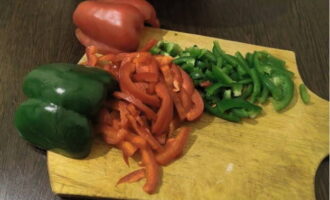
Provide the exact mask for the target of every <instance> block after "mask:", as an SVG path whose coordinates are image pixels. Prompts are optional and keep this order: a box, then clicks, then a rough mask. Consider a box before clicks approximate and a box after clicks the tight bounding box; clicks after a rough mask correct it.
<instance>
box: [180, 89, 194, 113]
mask: <svg viewBox="0 0 330 200" xmlns="http://www.w3.org/2000/svg"><path fill="white" fill-rule="evenodd" d="M179 95H180V99H181V102H182V106H183V107H184V109H185V110H186V112H188V111H189V110H190V109H191V108H192V106H193V102H192V96H191V95H189V94H188V92H187V91H186V90H185V89H184V88H182V89H181V91H180V92H179ZM187 114H188V113H187Z"/></svg>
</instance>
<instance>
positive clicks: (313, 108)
mask: <svg viewBox="0 0 330 200" xmlns="http://www.w3.org/2000/svg"><path fill="white" fill-rule="evenodd" d="M151 38H155V39H164V40H168V41H171V42H176V43H178V44H180V45H181V46H182V47H188V46H192V45H194V44H196V45H198V46H199V47H203V48H208V49H210V48H211V47H212V42H213V41H214V40H218V41H219V42H220V45H221V47H222V48H223V49H224V50H225V51H226V52H227V53H230V54H234V53H235V52H236V51H240V52H242V53H243V54H245V53H246V52H253V51H254V50H266V51H268V52H269V53H271V54H273V55H274V56H277V57H279V58H281V59H283V60H285V61H286V63H287V65H288V68H289V69H290V70H291V71H293V72H294V73H295V80H294V81H295V83H296V86H298V85H299V84H300V83H302V80H301V77H300V75H299V72H298V69H297V64H296V59H295V54H294V52H292V51H287V50H280V49H273V48H268V47H262V46H256V45H251V44H245V43H240V42H233V41H228V40H222V39H217V38H211V37H205V36H200V35H193V34H187V33H181V32H176V31H167V30H160V29H152V28H146V29H145V31H144V33H143V37H142V42H141V43H142V44H143V43H145V42H146V41H147V40H149V39H151ZM295 93H296V94H295V98H294V101H293V103H292V106H290V108H289V109H288V110H286V111H284V112H282V113H277V112H275V111H274V110H273V108H272V105H271V104H268V105H266V106H264V110H263V114H262V115H261V116H259V117H258V118H257V119H255V120H245V121H244V122H242V123H239V124H236V123H231V122H227V121H224V120H222V119H219V118H215V117H212V116H210V115H208V114H204V115H203V116H202V118H201V119H200V120H199V121H197V122H193V123H189V126H191V127H192V128H193V129H192V130H193V131H192V134H191V137H190V138H189V144H188V145H187V147H186V148H185V153H184V156H183V157H182V158H181V159H179V160H177V161H175V162H174V163H172V164H171V165H169V166H167V167H164V168H163V172H162V181H161V184H160V187H159V191H158V192H157V193H156V194H154V195H148V194H146V193H144V192H143V190H142V186H143V184H144V180H142V181H140V182H138V183H132V184H122V185H119V186H118V187H116V186H115V185H116V182H117V181H118V179H119V178H121V177H122V176H124V175H126V174H128V173H129V172H132V171H133V170H135V169H138V168H139V167H138V166H137V163H136V162H135V161H134V160H130V163H131V166H130V167H128V166H126V164H125V163H124V161H123V159H122V154H121V153H120V152H119V151H118V150H117V149H115V148H112V147H111V146H109V145H106V144H104V143H103V142H102V141H101V140H99V139H96V140H95V141H94V145H93V148H92V152H91V154H90V155H89V156H88V157H87V158H86V159H83V160H74V159H70V158H66V157H63V156H61V155H58V154H55V153H52V152H48V170H49V177H50V183H51V187H52V190H53V192H54V193H56V194H64V195H82V196H91V197H109V198H125V199H126V198H127V199H155V200H176V199H178V200H179V199H180V200H181V199H187V200H195V199H196V200H200V199H203V200H204V199H230V200H237V199H242V200H250V199H251V200H256V199H267V200H268V199H272V200H276V199H278V200H283V199H290V200H295V199H297V200H298V199H299V200H301V199H308V200H310V199H315V196H314V176H315V172H316V168H317V166H318V165H319V163H320V161H321V160H322V159H323V158H324V157H325V156H326V155H327V154H328V153H329V145H328V142H329V126H328V122H329V116H328V110H329V102H328V101H325V100H323V99H321V98H319V97H318V96H316V95H315V94H313V93H312V92H310V94H311V102H312V103H311V104H310V105H304V104H303V103H302V101H301V99H300V98H299V96H298V93H297V88H296V92H295Z"/></svg>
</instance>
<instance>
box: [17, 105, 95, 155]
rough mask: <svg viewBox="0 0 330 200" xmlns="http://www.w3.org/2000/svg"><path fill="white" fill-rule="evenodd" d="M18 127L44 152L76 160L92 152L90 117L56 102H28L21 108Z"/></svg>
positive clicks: (18, 110) (29, 140)
mask: <svg viewBox="0 0 330 200" xmlns="http://www.w3.org/2000/svg"><path fill="white" fill-rule="evenodd" d="M15 125H16V127H17V129H18V130H19V133H20V135H21V136H22V137H23V138H24V139H25V140H27V141H28V142H30V143H32V144H33V145H35V146H37V147H39V148H41V149H45V150H51V151H54V152H56V153H60V154H62V155H65V156H68V157H73V158H83V157H85V156H87V155H88V153H89V152H90V148H91V141H92V131H91V126H90V125H89V122H88V120H87V118H86V117H84V116H83V115H80V114H78V113H76V112H74V111H71V110H67V109H65V108H63V107H60V106H57V105H55V104H53V103H46V102H45V101H42V100H39V99H28V100H27V101H25V102H24V103H23V104H21V106H20V107H19V108H18V109H17V111H16V114H15Z"/></svg>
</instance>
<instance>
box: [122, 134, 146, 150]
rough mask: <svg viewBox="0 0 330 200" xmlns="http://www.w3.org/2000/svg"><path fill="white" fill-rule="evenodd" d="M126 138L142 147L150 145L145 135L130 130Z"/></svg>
mask: <svg viewBox="0 0 330 200" xmlns="http://www.w3.org/2000/svg"><path fill="white" fill-rule="evenodd" d="M126 139H127V140H128V141H130V142H131V143H132V144H133V145H134V146H136V147H138V148H140V149H141V148H142V149H143V148H146V146H147V145H148V143H147V141H146V140H145V139H144V138H143V137H141V136H139V135H136V134H133V133H130V132H128V134H127V135H126Z"/></svg>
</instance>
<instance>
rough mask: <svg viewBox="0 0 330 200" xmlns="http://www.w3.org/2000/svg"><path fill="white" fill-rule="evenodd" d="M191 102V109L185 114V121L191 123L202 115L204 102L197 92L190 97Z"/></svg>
mask: <svg viewBox="0 0 330 200" xmlns="http://www.w3.org/2000/svg"><path fill="white" fill-rule="evenodd" d="M191 99H192V101H193V103H194V105H193V107H192V109H191V110H189V112H188V113H187V120H188V121H193V120H195V119H197V118H198V117H199V116H201V115H202V113H203V111H204V101H203V99H202V97H201V95H200V94H199V92H198V91H197V90H195V91H194V93H193V95H192V98H191Z"/></svg>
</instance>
